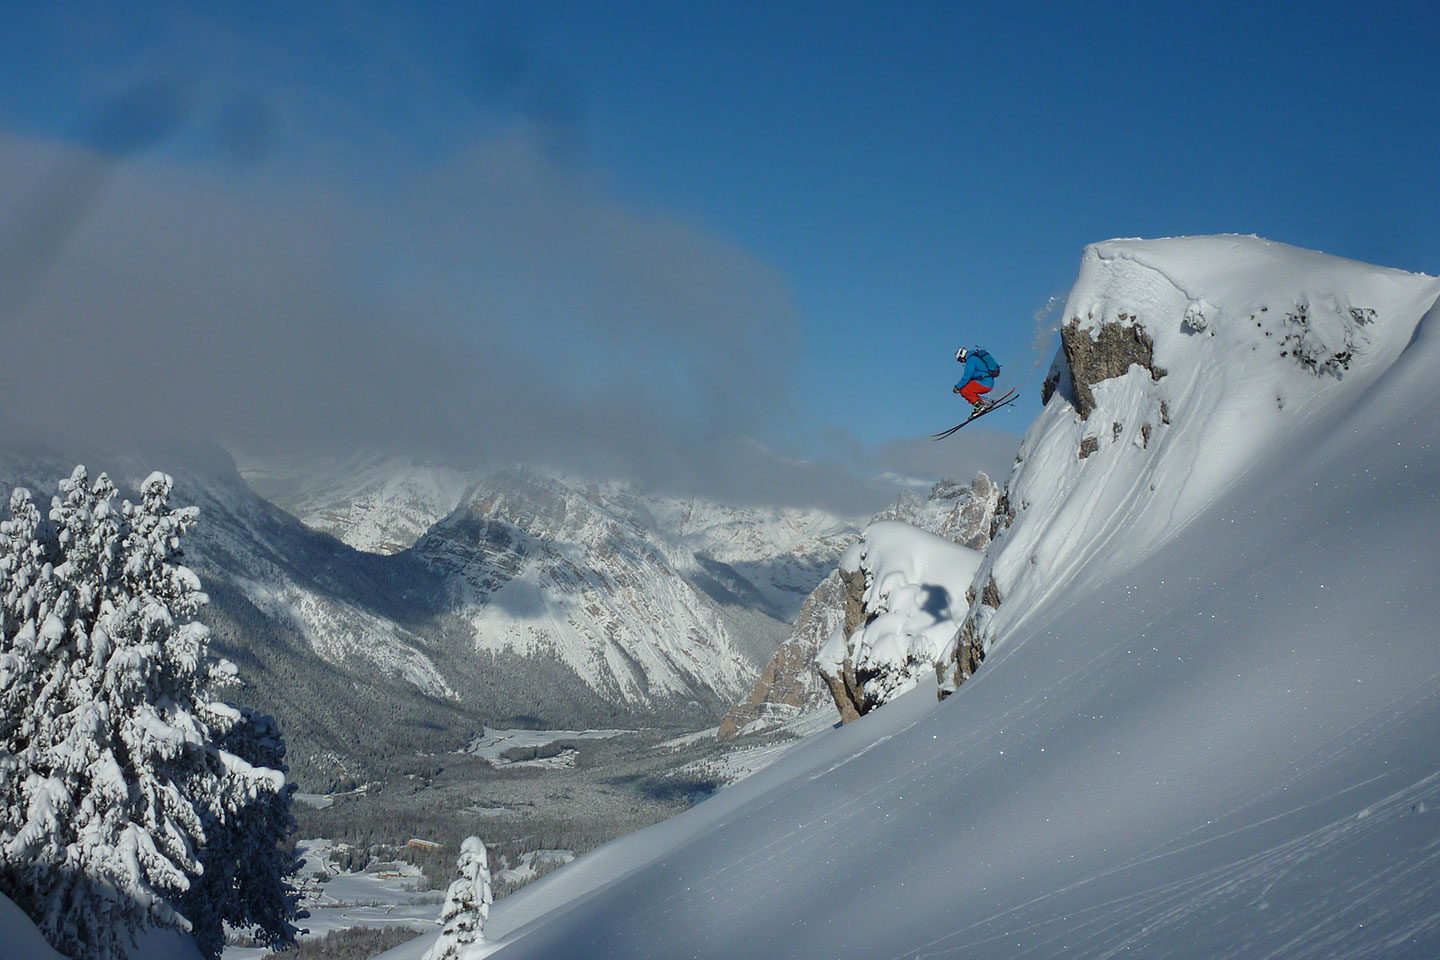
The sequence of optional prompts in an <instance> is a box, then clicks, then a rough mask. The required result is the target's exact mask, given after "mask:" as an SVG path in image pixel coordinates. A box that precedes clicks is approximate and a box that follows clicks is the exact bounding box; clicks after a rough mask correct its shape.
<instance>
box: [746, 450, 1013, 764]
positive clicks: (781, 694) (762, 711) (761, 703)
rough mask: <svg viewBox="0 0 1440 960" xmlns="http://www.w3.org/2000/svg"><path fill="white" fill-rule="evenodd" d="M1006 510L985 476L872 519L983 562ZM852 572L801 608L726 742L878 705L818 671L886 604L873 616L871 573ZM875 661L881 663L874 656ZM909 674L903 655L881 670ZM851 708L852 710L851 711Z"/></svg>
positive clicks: (825, 583)
mask: <svg viewBox="0 0 1440 960" xmlns="http://www.w3.org/2000/svg"><path fill="white" fill-rule="evenodd" d="M999 504H1000V489H999V487H998V485H996V484H995V482H994V481H992V480H991V479H990V478H989V477H987V476H986V475H985V474H984V473H979V474H976V476H975V478H974V479H973V480H972V481H970V482H969V483H961V482H958V481H955V480H941V481H939V482H938V483H936V484H935V485H934V486H932V487H931V488H930V491H929V494H928V496H925V497H921V496H918V495H916V494H914V493H910V492H906V493H903V494H901V495H900V497H899V498H898V499H897V500H896V501H895V503H893V504H891V505H890V506H889V507H887V508H885V509H884V510H882V511H881V512H880V513H879V514H877V515H876V516H875V517H874V518H872V521H871V524H870V525H869V526H870V527H871V528H872V529H873V528H875V527H876V526H878V525H881V524H884V523H898V524H899V525H902V526H903V525H908V527H909V528H913V529H918V530H919V531H924V532H927V533H929V534H933V535H935V536H937V537H940V538H941V539H943V540H945V541H948V542H950V543H951V544H958V545H960V546H962V547H967V548H970V551H971V556H973V557H975V558H977V559H978V556H979V554H978V553H975V552H974V551H983V550H984V549H985V547H987V546H988V545H989V543H990V530H991V528H992V526H993V523H994V516H995V511H996V509H997V508H998V507H999ZM857 537H858V532H856V533H851V534H850V535H849V536H848V537H846V538H845V539H844V545H845V546H847V547H848V546H850V545H852V544H854V543H855V542H856V541H857ZM837 555H838V554H837ZM877 556H878V555H877ZM850 566H851V568H852V571H851V572H850V573H847V572H846V571H845V570H842V569H836V568H835V562H834V561H833V560H832V561H831V565H830V573H829V575H828V576H826V577H825V579H824V580H822V581H821V582H820V585H819V586H818V587H816V588H815V589H814V591H813V592H812V593H811V594H810V595H809V596H808V597H807V598H806V599H805V602H804V604H803V605H802V606H801V607H800V612H799V615H798V616H797V617H796V618H795V620H794V628H793V629H792V631H791V633H790V636H789V638H788V639H787V640H786V641H785V642H784V643H783V644H781V645H780V647H779V649H777V650H776V651H775V653H774V655H773V656H772V657H771V658H770V662H769V663H767V664H766V666H765V669H764V670H763V671H762V672H761V674H760V677H759V679H758V680H756V681H755V685H754V686H753V687H752V688H751V690H750V694H749V696H747V697H746V698H745V700H743V701H742V702H740V703H738V704H736V705H735V706H734V707H732V708H731V710H730V712H729V713H728V714H727V715H726V717H725V719H724V721H722V722H721V724H720V730H719V735H720V736H721V737H722V738H723V737H728V736H731V735H734V734H738V733H750V732H760V731H764V730H767V729H771V728H773V727H776V726H781V725H785V724H803V723H804V722H805V721H806V720H807V719H808V718H810V717H813V716H816V715H819V714H825V715H830V716H833V714H831V711H832V710H834V709H835V708H836V707H837V706H838V707H839V708H840V712H841V716H842V718H846V719H853V718H854V716H858V715H859V713H860V712H863V710H868V709H869V708H870V707H871V706H873V705H874V702H875V701H872V700H869V699H867V698H865V697H861V698H859V699H858V700H852V699H851V698H849V697H846V698H844V700H843V702H842V701H841V700H837V699H835V694H834V691H833V690H832V689H831V687H830V685H829V684H827V683H826V682H822V680H821V677H820V675H819V673H817V670H816V655H817V653H818V652H819V650H820V648H821V647H822V646H823V645H824V644H825V642H826V641H827V640H829V639H830V638H831V637H832V636H834V635H835V633H836V631H837V630H838V631H840V632H841V633H843V634H844V636H845V637H846V638H849V637H850V635H851V634H852V633H853V632H854V631H856V630H857V629H860V628H861V627H863V626H864V625H865V621H866V619H867V617H868V616H869V615H870V614H875V613H878V612H880V611H881V605H879V604H877V605H876V606H874V607H873V608H872V609H871V610H870V611H868V612H867V611H866V608H865V601H864V599H863V597H862V594H863V593H864V592H865V575H864V574H863V573H857V572H855V564H854V563H852V564H851V565H850ZM966 603H968V600H965V601H960V602H958V603H956V604H955V606H954V607H953V610H954V612H955V614H956V615H960V614H962V613H963V610H964V607H965V605H966ZM951 632H952V633H953V629H952V630H951ZM933 635H934V633H933V632H927V636H933ZM877 636H878V634H877ZM945 639H948V637H947V638H945ZM942 642H943V640H942ZM892 649H898V648H892ZM842 662H843V658H842ZM867 662H870V663H873V662H876V661H874V660H873V657H872V658H871V659H869V660H867ZM906 669H907V668H906V666H905V663H904V657H903V656H902V657H901V660H900V661H897V662H896V663H894V664H890V665H888V666H886V667H884V668H882V669H880V670H879V671H878V672H879V673H884V674H886V675H887V676H889V675H894V676H896V677H898V676H899V675H900V674H901V673H903V672H904V671H905V670H906ZM877 675H878V673H877ZM870 679H873V677H872V678H870ZM857 682H858V681H857ZM872 686H873V689H875V690H877V691H878V690H879V689H880V688H881V687H882V686H884V681H881V682H880V683H879V684H875V685H872ZM846 704H849V705H850V706H849V708H848V710H847V706H846ZM857 704H859V706H857Z"/></svg>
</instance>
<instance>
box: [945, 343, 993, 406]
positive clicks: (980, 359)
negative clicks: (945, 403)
mask: <svg viewBox="0 0 1440 960" xmlns="http://www.w3.org/2000/svg"><path fill="white" fill-rule="evenodd" d="M955 359H956V360H957V361H959V362H960V363H963V364H965V372H964V373H963V374H961V375H960V381H959V382H958V383H956V384H955V392H956V393H958V394H960V396H962V397H964V398H965V400H966V402H967V403H969V404H971V409H970V416H972V417H974V416H977V415H978V414H981V413H984V412H985V410H986V408H988V407H989V404H987V403H986V402H985V400H984V399H983V398H984V395H985V394H987V393H989V392H990V389H991V388H992V387H994V386H995V377H996V375H998V374H999V373H1000V364H998V363H996V362H995V358H994V357H992V356H990V351H988V350H985V349H983V348H981V347H974V348H972V349H970V350H966V349H965V348H964V347H961V348H960V349H959V350H956V351H955Z"/></svg>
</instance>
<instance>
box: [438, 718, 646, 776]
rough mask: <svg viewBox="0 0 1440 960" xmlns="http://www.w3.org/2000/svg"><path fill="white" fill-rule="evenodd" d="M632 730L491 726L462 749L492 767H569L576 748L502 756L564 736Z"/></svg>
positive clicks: (603, 735)
mask: <svg viewBox="0 0 1440 960" xmlns="http://www.w3.org/2000/svg"><path fill="white" fill-rule="evenodd" d="M627 733H634V731H633V730H492V729H491V728H490V727H486V728H485V732H484V733H483V734H481V735H480V736H478V737H476V738H475V739H474V740H472V741H470V745H469V746H468V747H466V748H465V752H466V753H469V754H473V755H474V756H477V757H480V758H481V759H483V760H485V761H486V762H488V763H489V764H490V765H491V766H494V767H539V768H542V769H559V768H564V767H573V766H574V765H575V761H576V758H577V757H578V751H573V750H568V751H564V752H562V753H558V754H556V755H554V756H549V757H535V758H532V759H527V760H515V759H512V758H510V757H507V756H505V754H506V753H508V752H510V751H512V750H522V751H523V750H543V749H544V748H545V747H548V746H550V744H552V743H557V742H560V741H564V740H608V739H610V738H611V737H618V736H622V735H624V734H627Z"/></svg>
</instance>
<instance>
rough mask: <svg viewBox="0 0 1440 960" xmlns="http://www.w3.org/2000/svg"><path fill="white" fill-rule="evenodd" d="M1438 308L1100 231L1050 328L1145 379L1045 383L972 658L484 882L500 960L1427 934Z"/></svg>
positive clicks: (1319, 949) (1362, 945) (1273, 250)
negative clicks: (1097, 348)
mask: <svg viewBox="0 0 1440 960" xmlns="http://www.w3.org/2000/svg"><path fill="white" fill-rule="evenodd" d="M1437 298H1440V282H1437V281H1436V280H1434V279H1431V278H1427V277H1421V276H1414V275H1407V274H1402V273H1398V272H1396V271H1390V270H1382V269H1379V268H1373V267H1366V266H1363V265H1360V264H1354V263H1350V262H1347V261H1342V260H1337V259H1334V258H1328V257H1324V256H1321V255H1318V254H1311V253H1306V252H1304V251H1299V250H1295V249H1293V248H1289V247H1284V246H1282V245H1279V244H1270V243H1266V242H1264V241H1260V240H1255V239H1249V238H1234V237H1223V238H1199V239H1188V240H1174V241H1158V242H1138V241H1125V242H1119V243H1110V244H1100V245H1097V246H1095V247H1092V248H1090V249H1088V250H1087V251H1086V254H1085V258H1084V262H1083V266H1082V270H1081V275H1080V278H1079V280H1078V281H1077V284H1076V287H1075V291H1074V293H1073V295H1072V297H1071V301H1070V304H1069V306H1068V307H1067V313H1066V317H1067V319H1072V320H1078V321H1079V322H1078V323H1077V324H1076V330H1077V332H1080V331H1082V330H1085V329H1087V328H1090V329H1093V326H1092V325H1093V324H1095V323H1096V322H1113V323H1117V324H1119V325H1121V326H1122V327H1123V326H1132V327H1134V326H1138V327H1140V328H1141V329H1142V330H1143V331H1144V332H1145V333H1146V335H1147V336H1148V337H1149V338H1150V339H1151V342H1152V364H1153V367H1158V368H1161V369H1163V371H1164V372H1163V374H1161V375H1160V376H1159V378H1158V379H1157V378H1156V371H1155V369H1153V368H1152V369H1145V368H1143V367H1138V368H1137V367H1134V366H1131V367H1129V368H1128V369H1127V371H1126V372H1123V373H1122V374H1121V375H1119V376H1117V377H1112V378H1109V379H1105V380H1096V381H1094V382H1093V383H1088V384H1086V386H1087V388H1089V389H1090V391H1091V393H1092V394H1093V398H1094V402H1095V406H1094V408H1093V409H1092V410H1090V411H1089V416H1088V417H1086V418H1083V419H1082V417H1081V416H1080V413H1079V410H1078V407H1077V406H1076V405H1075V404H1074V403H1073V402H1072V401H1073V399H1074V398H1075V393H1076V389H1077V386H1076V384H1074V383H1070V384H1065V383H1061V382H1056V383H1055V384H1054V394H1053V396H1051V398H1050V400H1049V403H1048V405H1047V407H1046V409H1045V410H1044V412H1043V413H1042V414H1041V416H1040V418H1039V419H1038V420H1037V421H1036V423H1035V425H1034V426H1033V427H1032V429H1031V430H1030V432H1029V434H1028V435H1027V437H1026V440H1025V443H1024V446H1023V449H1022V453H1021V456H1022V462H1021V463H1020V464H1019V465H1018V467H1017V469H1016V472H1015V474H1014V475H1013V476H1012V478H1011V490H1010V501H1011V504H1010V505H1011V508H1012V509H1013V510H1014V511H1015V518H1014V522H1013V524H1012V525H1011V526H1010V529H1009V530H1008V531H1007V532H1005V533H1003V534H1002V535H1001V537H1000V539H999V540H998V541H997V542H996V544H995V545H994V546H992V548H991V550H990V551H989V553H988V554H987V558H986V560H985V563H984V565H982V567H981V568H980V570H979V572H978V573H977V576H976V580H975V582H976V583H983V582H988V578H989V577H991V576H993V577H994V578H995V580H996V582H997V585H998V587H999V588H1000V592H1002V593H1003V594H1004V599H1003V601H1002V602H1001V603H1000V604H999V606H998V608H992V609H991V610H990V611H989V612H988V613H987V614H986V615H985V616H984V617H980V618H979V620H982V621H983V622H979V623H977V625H976V628H975V629H976V631H977V633H976V636H977V637H984V638H986V642H989V643H990V647H989V650H988V656H987V659H986V661H985V663H984V666H983V668H982V669H980V670H979V671H978V672H976V673H975V674H974V677H973V679H971V680H970V681H969V682H968V683H966V684H965V685H964V687H962V688H961V689H960V690H959V691H958V693H957V694H956V695H954V696H952V697H950V698H949V699H948V700H946V701H944V702H943V703H941V704H939V705H938V706H937V705H936V704H935V702H934V695H933V690H934V688H933V686H929V685H928V684H927V685H922V686H921V687H920V688H919V689H917V690H916V691H915V692H913V693H912V694H910V695H907V696H904V697H901V698H899V699H898V700H896V701H895V702H893V703H891V704H889V705H887V706H886V707H885V708H884V709H882V710H878V711H875V712H874V713H872V714H871V715H869V716H866V717H865V718H863V719H862V720H861V721H860V722H857V723H852V724H849V725H848V726H845V727H843V728H839V729H836V730H833V731H830V732H827V733H825V734H822V735H820V736H817V737H815V738H813V739H812V740H811V741H809V742H807V743H806V744H804V745H802V746H800V747H798V748H797V749H795V750H794V751H792V752H791V753H790V754H788V755H787V756H786V758H785V761H784V762H783V763H781V764H777V765H775V766H773V767H771V768H769V769H767V770H765V771H762V772H761V773H759V774H757V775H756V776H754V777H752V778H750V779H749V780H747V781H744V782H742V783H740V784H738V785H737V786H735V787H733V788H730V789H728V790H725V791H723V792H721V793H720V794H719V795H717V796H716V797H715V798H713V799H711V800H710V801H707V802H706V803H704V804H701V805H700V806H698V807H696V808H694V809H693V810H691V811H689V812H688V813H686V814H684V815H682V816H680V817H677V818H675V819H674V820H671V821H668V822H666V823H663V824H660V825H657V826H656V827H653V828H651V829H649V830H647V831H642V832H640V833H638V834H634V835H632V836H630V837H627V838H625V839H622V840H620V841H617V842H615V843H613V844H611V845H609V846H607V847H605V848H602V849H601V850H598V851H596V852H594V853H592V854H591V855H589V856H587V857H583V858H581V859H579V860H577V861H576V862H575V863H574V864H572V865H570V866H569V867H567V868H566V869H564V870H561V871H559V872H557V873H556V874H553V875H552V876H551V877H549V878H546V879H545V880H543V881H541V882H540V883H538V884H536V885H534V886H532V887H529V888H527V889H525V890H523V891H521V892H520V893H518V894H516V895H515V896H513V897H510V898H508V899H506V900H504V901H502V902H501V903H500V904H497V905H496V908H495V910H494V912H493V913H492V914H491V917H490V922H489V924H488V925H487V936H490V937H492V939H494V940H496V941H499V943H498V944H497V945H498V946H499V952H498V954H497V955H498V956H500V957H504V958H506V960H512V958H524V957H545V958H550V960H554V958H567V957H571V958H582V957H583V958H602V957H656V958H669V957H677V956H686V957H716V958H727V960H728V958H732V957H736V956H763V957H833V956H847V957H866V958H901V957H904V958H917V957H927V958H933V957H1006V958H1017V957H1019V958H1023V957H1052V956H1059V955H1065V956H1071V957H1110V956H1115V955H1118V954H1121V953H1125V954H1128V955H1132V956H1148V957H1159V956H1166V957H1206V958H1217V957H1264V956H1284V957H1287V958H1289V957H1317V958H1320V957H1337V956H1344V957H1370V956H1385V957H1417V958H1419V957H1425V958H1430V957H1434V956H1437V955H1440V814H1437V809H1440V754H1437V752H1436V750H1435V744H1436V743H1437V742H1440V682H1437V681H1440V644H1437V643H1436V637H1435V626H1434V625H1435V623H1437V622H1440V593H1437V591H1436V590H1435V589H1434V580H1435V576H1436V572H1437V570H1440V480H1437V477H1440V418H1437V417H1436V415H1435V410H1436V408H1437V403H1440V309H1437V308H1436V306H1435V304H1436V300H1437ZM1301 305H1304V308H1305V309H1304V314H1305V315H1306V317H1307V318H1308V320H1307V321H1305V322H1304V323H1302V322H1301V321H1300V319H1299V317H1300V313H1299V312H1298V311H1299V308H1300V306H1301ZM1352 309H1353V310H1355V311H1359V313H1358V314H1353V313H1352V312H1351V311H1352ZM1370 311H1373V314H1372V313H1371V312H1370ZM1122 313H1123V314H1124V315H1125V317H1124V319H1122V318H1121V314H1122ZM1252 316H1253V317H1254V319H1252ZM1286 316H1290V317H1292V318H1294V319H1291V320H1286V319H1285V317H1286ZM1202 317H1203V319H1202ZM1256 324H1259V325H1258V326H1257V325H1256ZM1302 327H1303V328H1304V329H1301V328H1302ZM1267 333H1269V334H1270V335H1269V336H1266V334H1267ZM1312 333H1313V335H1314V338H1315V339H1314V340H1312V341H1310V342H1308V343H1307V338H1308V337H1311V335H1312ZM1286 336H1289V337H1291V338H1292V343H1291V345H1290V346H1282V344H1283V343H1284V338H1285V337H1286ZM1337 337H1338V339H1336V338H1337ZM1277 338H1278V339H1277ZM1347 338H1348V339H1347ZM1092 342H1094V343H1097V344H1098V343H1099V342H1100V340H1099V335H1098V334H1097V336H1095V337H1092ZM1137 342H1138V341H1137ZM1317 343H1318V344H1319V345H1318V346H1317ZM1296 344H1298V345H1299V347H1300V351H1301V354H1302V359H1301V360H1300V361H1298V362H1297V361H1296V359H1295V357H1294V346H1295V345H1296ZM1346 350H1348V351H1349V356H1348V357H1340V353H1342V352H1344V351H1346ZM1307 357H1308V358H1311V359H1313V361H1314V362H1313V364H1312V363H1311V362H1310V360H1309V359H1304V358H1307ZM1332 359H1333V360H1334V362H1333V363H1328V362H1327V361H1330V360H1332ZM1162 404H1163V405H1164V406H1163V407H1162ZM1167 420H1168V421H1169V422H1168V423H1167V422H1166V421H1167ZM1146 424H1148V425H1149V431H1148V436H1147V435H1146V431H1144V430H1143V429H1142V428H1143V427H1144V425H1146ZM1116 425H1118V427H1117V426H1116ZM1087 439H1088V440H1091V441H1093V442H1092V443H1090V444H1085V446H1086V447H1089V448H1091V449H1090V452H1089V453H1088V455H1086V456H1083V457H1082V456H1081V454H1082V452H1083V450H1082V444H1084V441H1086V440H1087ZM991 641H993V642H991ZM422 943H423V941H422ZM415 949H420V947H419V945H418V944H417V946H416V948H415ZM397 956H398V954H397Z"/></svg>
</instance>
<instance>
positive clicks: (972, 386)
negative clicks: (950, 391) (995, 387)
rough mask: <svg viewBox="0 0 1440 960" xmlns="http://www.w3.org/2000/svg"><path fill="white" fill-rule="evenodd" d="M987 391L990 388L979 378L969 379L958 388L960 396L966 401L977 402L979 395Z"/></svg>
mask: <svg viewBox="0 0 1440 960" xmlns="http://www.w3.org/2000/svg"><path fill="white" fill-rule="evenodd" d="M989 392H990V388H989V387H987V386H985V384H983V383H981V382H980V381H979V380H971V381H970V382H969V383H967V384H965V386H963V387H961V388H960V396H962V397H964V398H965V402H966V403H979V402H980V395H981V394H984V393H989Z"/></svg>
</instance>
